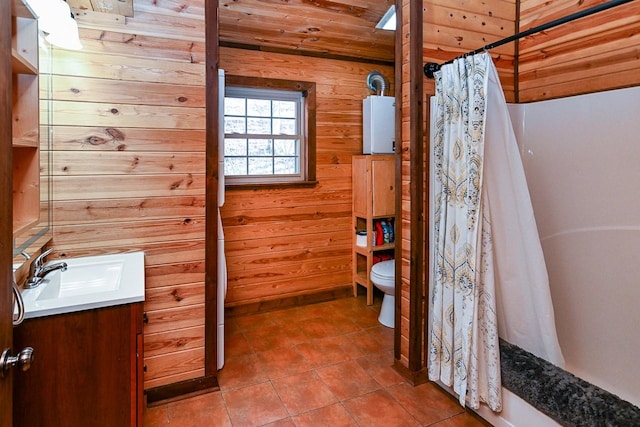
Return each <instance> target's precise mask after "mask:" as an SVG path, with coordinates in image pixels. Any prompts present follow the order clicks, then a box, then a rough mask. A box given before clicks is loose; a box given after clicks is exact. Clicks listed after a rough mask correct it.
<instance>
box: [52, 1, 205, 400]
mask: <svg viewBox="0 0 640 427" xmlns="http://www.w3.org/2000/svg"><path fill="white" fill-rule="evenodd" d="M183 6H184V7H180V8H178V7H176V8H172V5H171V4H170V3H166V2H155V1H153V0H136V1H135V4H134V7H135V13H134V17H133V18H129V17H127V18H125V17H123V16H120V15H113V14H108V15H107V14H103V13H100V12H90V11H79V10H76V11H75V12H76V17H77V20H78V23H79V25H80V27H81V30H80V36H81V41H82V44H83V46H84V49H83V50H81V51H64V50H55V49H54V51H53V64H52V73H53V80H52V82H53V84H52V86H53V116H52V120H53V121H52V123H53V151H52V153H53V213H54V216H53V222H54V227H53V229H54V235H53V246H54V247H55V249H56V254H57V255H58V256H82V255H88V254H99V253H112V252H123V251H134V250H144V251H145V253H146V257H145V262H146V269H145V270H146V301H145V311H146V312H147V315H148V319H149V321H148V323H147V324H146V325H145V329H144V333H145V337H144V339H145V352H144V360H145V364H146V366H147V371H146V373H145V378H144V386H145V388H146V389H148V388H151V387H155V386H160V385H164V384H168V383H173V382H176V381H180V380H186V379H190V378H194V377H199V376H202V375H203V373H204V239H205V228H204V227H205V222H204V196H205V182H204V176H205V130H204V119H205V108H204V105H205V101H204V99H205V90H204V85H205V65H204V61H205V59H204V9H203V7H204V2H203V1H202V0H189V1H187V4H185V5H183Z"/></svg>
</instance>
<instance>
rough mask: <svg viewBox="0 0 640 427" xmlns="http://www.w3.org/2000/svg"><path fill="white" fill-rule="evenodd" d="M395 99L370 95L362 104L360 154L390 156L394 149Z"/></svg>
mask: <svg viewBox="0 0 640 427" xmlns="http://www.w3.org/2000/svg"><path fill="white" fill-rule="evenodd" d="M395 119H396V99H395V98H394V97H393V96H378V95H370V96H368V97H366V98H365V99H364V101H363V102H362V124H363V129H362V136H363V141H362V152H363V153H364V154H390V153H394V152H395V148H396V123H395Z"/></svg>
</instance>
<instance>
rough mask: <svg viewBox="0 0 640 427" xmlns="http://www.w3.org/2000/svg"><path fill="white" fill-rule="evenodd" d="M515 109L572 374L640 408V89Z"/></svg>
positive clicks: (561, 338) (516, 127)
mask: <svg viewBox="0 0 640 427" xmlns="http://www.w3.org/2000/svg"><path fill="white" fill-rule="evenodd" d="M509 108H510V112H511V117H512V121H513V123H514V130H515V132H516V136H517V138H518V144H519V146H520V152H521V156H522V159H523V164H524V168H525V173H526V176H527V182H528V187H529V191H530V194H531V199H532V203H533V208H534V212H535V215H536V221H537V224H538V231H539V233H540V239H541V242H542V247H543V251H544V255H545V260H546V264H547V269H548V272H549V281H550V287H551V296H552V299H553V305H554V310H555V317H556V329H557V333H558V339H559V341H560V346H561V348H562V352H563V354H564V357H565V362H566V366H565V369H566V370H568V371H569V372H571V373H573V374H574V375H576V376H578V377H580V378H582V379H584V380H586V381H589V382H590V383H592V384H595V385H597V386H599V387H601V388H603V389H605V390H607V391H609V392H611V393H613V394H616V395H618V396H619V397H621V398H622V399H624V400H627V401H629V402H631V403H632V404H634V405H636V406H640V371H639V370H638V369H636V367H635V365H636V361H637V358H638V354H640V339H639V338H638V336H639V335H638V325H640V310H638V306H637V305H638V302H639V301H640V280H639V279H638V278H639V277H640V258H639V257H638V250H639V249H640V167H639V165H638V160H640V87H635V88H628V89H621V90H614V91H607V92H600V93H594V94H588V95H581V96H574V97H569V98H562V99H556V100H550V101H543V102H536V103H529V104H519V105H510V106H509Z"/></svg>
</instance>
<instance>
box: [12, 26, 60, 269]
mask: <svg viewBox="0 0 640 427" xmlns="http://www.w3.org/2000/svg"><path fill="white" fill-rule="evenodd" d="M39 36H40V37H39V54H38V68H39V92H40V95H39V101H40V102H39V103H40V118H39V123H40V135H39V137H40V150H39V162H40V183H39V189H40V215H39V219H38V220H37V222H35V223H34V224H33V225H32V226H31V227H29V228H28V229H26V230H23V231H20V232H19V233H16V230H14V235H13V269H14V270H17V269H19V268H20V267H21V266H22V265H23V264H24V262H25V260H26V257H25V255H28V256H29V257H31V256H33V255H34V254H37V253H38V252H39V251H40V250H41V249H42V248H43V247H44V246H45V245H46V244H47V242H48V241H49V240H50V239H51V237H52V232H51V222H52V218H51V216H52V215H51V190H52V188H51V187H52V186H51V162H52V159H51V143H52V142H51V126H50V123H51V108H50V103H51V73H50V70H51V61H52V58H51V56H52V55H51V50H50V47H49V46H48V43H46V42H45V41H44V38H43V36H42V33H40V35H39ZM34 185H37V184H34ZM23 254H25V255H23Z"/></svg>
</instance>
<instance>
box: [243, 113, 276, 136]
mask: <svg viewBox="0 0 640 427" xmlns="http://www.w3.org/2000/svg"><path fill="white" fill-rule="evenodd" d="M247 133H254V134H258V135H270V134H271V120H270V119H257V118H252V117H249V118H248V119H247Z"/></svg>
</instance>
